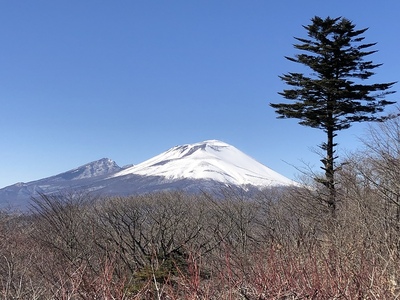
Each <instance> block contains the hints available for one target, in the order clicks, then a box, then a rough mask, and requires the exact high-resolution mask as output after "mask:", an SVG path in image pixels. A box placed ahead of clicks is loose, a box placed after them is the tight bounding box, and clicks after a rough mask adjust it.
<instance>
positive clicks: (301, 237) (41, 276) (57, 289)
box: [0, 119, 400, 299]
mask: <svg viewBox="0 0 400 300" xmlns="http://www.w3.org/2000/svg"><path fill="white" fill-rule="evenodd" d="M399 141H400V123H399V121H398V119H394V120H391V121H389V122H386V123H382V124H381V126H380V127H375V128H372V129H371V131H370V133H369V135H368V138H367V139H366V140H365V147H366V149H365V151H360V152H358V153H355V154H352V155H351V156H349V157H347V158H346V159H345V160H343V161H342V165H341V166H340V169H339V170H340V171H338V172H337V175H338V177H337V182H338V183H337V187H336V188H337V193H338V194H337V197H338V210H337V214H336V215H335V216H334V217H333V216H332V214H330V213H329V207H328V206H327V204H326V202H325V201H323V200H322V199H324V197H325V195H326V193H329V191H327V190H325V188H324V187H321V186H319V185H318V183H316V182H315V183H314V181H313V180H311V179H310V180H309V182H308V183H305V187H304V188H298V187H297V188H295V187H293V188H289V189H284V190H266V191H264V192H262V193H260V194H258V195H257V196H252V197H251V199H249V198H248V197H247V196H246V193H244V192H243V193H240V192H238V191H233V190H229V189H228V190H226V191H224V197H222V198H214V197H212V196H211V195H208V194H207V193H204V194H201V195H189V194H185V193H181V192H165V193H157V194H149V195H143V196H132V197H115V198H94V197H92V196H91V195H89V194H70V195H65V194H64V195H57V196H44V195H43V196H42V197H40V198H37V199H35V200H34V201H33V203H32V212H31V213H29V214H24V215H18V214H15V213H11V212H4V213H2V214H1V216H0V238H1V243H0V292H1V296H0V297H1V298H2V299H394V298H397V297H399V296H400V286H399V284H400V282H399V280H400V272H399V270H400V252H399V250H400V230H399V229H400V199H399V195H400V168H399V163H400V161H399V150H400V143H399Z"/></svg>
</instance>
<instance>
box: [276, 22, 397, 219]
mask: <svg viewBox="0 0 400 300" xmlns="http://www.w3.org/2000/svg"><path fill="white" fill-rule="evenodd" d="M311 21H312V24H311V25H308V26H303V27H304V28H305V29H306V30H307V33H308V38H295V39H296V40H297V41H298V42H299V43H298V44H295V45H294V47H295V48H296V49H298V50H301V51H303V52H301V54H297V55H295V56H294V58H293V57H286V58H287V59H288V60H290V61H292V62H296V63H300V64H303V65H305V66H307V67H309V68H310V69H311V70H312V73H311V74H310V75H308V76H307V75H304V74H301V73H287V74H284V75H282V76H280V78H281V79H282V80H283V81H284V82H285V83H286V84H287V85H289V86H290V89H285V90H283V92H280V93H279V94H280V95H281V96H283V97H284V98H286V99H288V100H293V101H294V103H290V104H287V103H278V104H270V105H271V106H272V107H273V108H274V109H276V113H277V114H279V116H278V118H282V119H283V118H296V119H300V121H299V124H301V125H305V126H310V127H313V128H318V129H322V130H323V131H324V132H325V133H326V137H327V140H326V142H324V143H322V144H321V145H320V146H319V147H320V148H321V149H322V150H323V151H324V153H325V157H324V158H323V159H321V162H322V163H323V167H321V168H322V169H323V170H324V172H325V177H324V178H319V179H316V180H317V181H319V182H321V183H322V184H324V185H325V186H326V188H327V190H328V195H327V198H326V199H324V201H326V203H327V204H328V206H329V208H330V209H331V212H332V214H333V215H334V214H335V211H336V204H337V203H336V202H337V197H336V189H335V171H336V167H335V161H336V159H337V156H335V147H336V146H337V144H336V143H335V142H334V137H335V136H337V133H336V132H337V131H340V130H343V129H347V128H349V127H350V125H351V123H352V122H364V121H383V120H384V119H386V118H387V117H383V116H380V115H379V113H381V112H383V110H384V107H385V106H386V105H389V104H393V103H395V102H392V101H388V100H386V99H385V97H386V96H387V95H389V94H392V93H394V91H389V89H390V88H391V87H392V85H393V84H395V82H390V83H373V84H363V83H364V80H366V79H369V78H370V77H371V76H372V75H374V72H373V70H374V69H376V68H378V67H379V66H380V65H381V64H374V63H373V62H372V61H370V60H365V58H366V57H367V56H368V55H371V54H373V53H375V52H376V51H375V50H369V49H370V48H371V47H373V46H374V45H375V44H376V43H369V44H365V43H362V42H363V40H364V37H362V36H361V35H362V34H363V33H364V32H365V31H366V30H367V29H368V28H365V29H360V30H356V29H355V25H354V24H353V23H352V22H351V21H349V20H348V19H345V18H342V17H339V18H330V17H327V18H326V19H322V18H320V17H314V18H313V19H312V20H311Z"/></svg>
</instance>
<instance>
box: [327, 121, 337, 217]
mask: <svg viewBox="0 0 400 300" xmlns="http://www.w3.org/2000/svg"><path fill="white" fill-rule="evenodd" d="M334 136H335V135H334V132H333V128H328V129H327V138H328V141H327V144H326V158H325V179H326V187H327V188H328V199H327V203H328V206H329V208H330V210H331V214H332V216H333V217H335V216H336V189H335V168H334V159H335V158H334V156H333V155H334V149H333V148H334V146H335V144H334V143H333V138H334Z"/></svg>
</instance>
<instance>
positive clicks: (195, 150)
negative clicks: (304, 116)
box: [112, 140, 293, 187]
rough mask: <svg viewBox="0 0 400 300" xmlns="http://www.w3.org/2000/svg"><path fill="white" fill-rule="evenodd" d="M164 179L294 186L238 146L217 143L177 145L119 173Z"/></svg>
mask: <svg viewBox="0 0 400 300" xmlns="http://www.w3.org/2000/svg"><path fill="white" fill-rule="evenodd" d="M128 174H136V175H142V176H163V177H165V178H166V179H169V180H179V179H201V180H212V181H218V182H221V183H225V184H229V185H238V186H244V185H253V186H258V187H268V186H275V185H289V184H293V182H292V181H291V180H289V179H288V178H286V177H284V176H282V175H280V174H278V173H277V172H275V171H273V170H271V169H270V168H268V167H266V166H264V165H262V164H261V163H259V162H257V161H256V160H254V159H253V158H251V157H250V156H248V155H246V154H244V153H243V152H241V151H239V150H238V149H236V148H235V147H233V146H231V145H229V144H226V143H223V142H221V141H217V140H209V141H205V142H201V143H196V144H188V145H183V146H176V147H174V148H171V149H169V150H168V151H166V152H164V153H161V154H160V155H157V156H155V157H153V158H151V159H149V160H147V161H145V162H143V163H141V164H138V165H136V166H133V167H130V168H127V169H125V170H122V171H120V172H117V173H115V174H114V175H112V177H119V176H124V175H128Z"/></svg>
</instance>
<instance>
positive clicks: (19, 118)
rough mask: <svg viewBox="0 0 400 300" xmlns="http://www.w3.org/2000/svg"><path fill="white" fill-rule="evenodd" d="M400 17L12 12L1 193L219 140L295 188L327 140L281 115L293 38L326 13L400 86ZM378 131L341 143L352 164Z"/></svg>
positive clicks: (0, 9)
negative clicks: (98, 163)
mask: <svg viewBox="0 0 400 300" xmlns="http://www.w3.org/2000/svg"><path fill="white" fill-rule="evenodd" d="M399 12H400V2H399V1H398V0H384V1H375V0H354V1H352V0H350V1H349V0H346V1H343V0H337V1H330V2H329V1H320V0H303V1H294V0H292V1H289V0H280V1H244V0H242V1H235V0H218V1H214V0H209V1H188V0H181V1H174V0H171V1H161V0H160V1H145V0H141V1H135V0H130V1H98V0H96V1H94V0H92V1H89V0H85V1H77V0H68V1H53V0H51V1H50V0H48V1H41V0H38V1H22V0H21V1H0V24H1V26H0V40H1V46H0V103H1V106H0V108H1V118H0V133H1V141H2V144H1V147H0V166H1V168H0V187H4V186H7V185H10V184H14V183H16V182H20V181H23V182H28V181H32V180H35V179H40V178H43V177H47V176H51V175H55V174H58V173H61V172H63V171H67V170H69V169H72V168H74V167H77V166H80V165H82V164H85V163H88V162H91V161H94V160H97V159H100V158H103V157H108V158H111V159H113V160H115V161H116V162H117V163H118V164H119V165H120V166H123V165H125V164H131V163H133V164H136V163H140V162H142V161H144V160H146V159H148V158H151V157H152V156H154V155H157V154H159V153H161V152H163V151H165V150H167V149H169V148H170V147H173V146H175V145H180V144H186V143H194V142H200V141H203V140H207V139H219V140H222V141H224V142H227V143H230V144H232V145H234V146H235V147H237V148H239V149H240V150H242V151H243V152H245V153H247V154H248V155H250V156H252V157H254V158H255V159H257V160H258V161H260V162H261V163H263V164H265V165H267V166H268V167H270V168H272V169H274V170H275V171H277V172H279V173H281V174H283V175H285V176H287V177H290V178H295V177H296V174H298V171H297V170H296V169H295V168H294V167H293V166H292V165H294V166H297V167H302V166H303V162H302V161H304V162H306V163H310V164H311V165H314V166H316V168H318V167H319V164H320V162H319V157H318V156H317V155H316V154H314V153H313V151H312V150H311V148H315V147H316V145H318V144H319V143H320V142H322V141H324V135H323V133H321V132H319V131H318V130H316V129H311V128H307V127H302V126H300V125H297V121H296V120H278V119H276V115H275V113H274V111H273V109H272V108H270V107H269V105H268V104H269V103H270V102H281V101H284V100H283V99H282V98H281V97H280V96H279V95H278V94H277V92H279V91H281V90H282V89H283V88H284V87H285V86H284V85H283V83H282V82H281V81H280V79H279V78H278V75H281V74H283V73H286V72H289V71H294V70H298V68H299V66H297V65H296V64H294V63H291V62H289V61H286V60H285V59H284V56H285V55H286V56H292V55H294V54H295V53H297V52H296V50H295V49H294V48H293V46H292V45H293V43H294V42H295V40H294V39H293V37H294V36H297V37H305V36H306V33H305V30H304V29H303V28H302V25H307V24H309V23H310V19H311V18H312V17H313V16H315V15H318V16H321V17H327V16H331V17H337V16H343V17H346V18H348V19H350V20H352V21H353V22H354V23H355V24H356V25H357V28H360V29H361V28H364V27H369V30H368V31H367V32H366V33H365V34H364V35H365V37H366V42H378V44H377V46H376V47H375V48H376V49H377V50H379V52H378V53H376V54H374V55H373V56H371V59H372V60H373V61H374V62H377V63H384V65H383V66H382V67H380V68H379V69H378V70H377V75H375V76H374V77H373V78H372V79H373V80H374V81H377V82H389V81H397V80H399V79H400V72H399V70H400V59H399V53H400V49H399V48H400V42H399V39H398V35H399V32H400V15H399ZM394 89H395V90H396V89H399V85H395V87H394ZM399 95H400V94H399ZM397 96H398V95H397V94H395V95H394V96H393V99H396V97H397ZM364 128H366V124H361V125H357V126H354V127H352V128H350V129H349V130H346V131H343V132H340V134H339V139H338V142H339V143H340V145H339V154H341V153H344V152H345V151H348V150H353V149H355V148H357V147H358V146H359V145H360V143H359V141H358V137H359V136H361V135H362V134H363V131H364Z"/></svg>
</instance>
